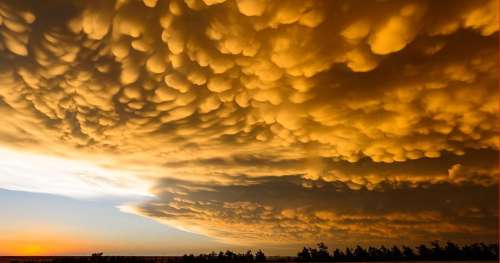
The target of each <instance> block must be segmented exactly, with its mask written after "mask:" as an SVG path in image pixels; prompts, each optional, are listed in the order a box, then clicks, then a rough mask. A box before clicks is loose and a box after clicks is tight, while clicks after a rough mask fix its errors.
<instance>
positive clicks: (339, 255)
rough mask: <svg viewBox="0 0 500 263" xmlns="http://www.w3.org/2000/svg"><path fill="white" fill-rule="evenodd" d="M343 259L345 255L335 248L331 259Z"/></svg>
mask: <svg viewBox="0 0 500 263" xmlns="http://www.w3.org/2000/svg"><path fill="white" fill-rule="evenodd" d="M344 257H345V254H344V252H342V251H341V250H340V249H338V248H337V249H335V250H334V251H333V258H334V259H342V258H344Z"/></svg>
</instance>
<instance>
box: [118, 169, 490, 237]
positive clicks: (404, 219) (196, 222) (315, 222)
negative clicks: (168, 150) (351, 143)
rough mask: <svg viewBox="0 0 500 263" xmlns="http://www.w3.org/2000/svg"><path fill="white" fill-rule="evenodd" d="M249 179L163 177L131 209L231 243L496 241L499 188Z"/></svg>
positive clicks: (466, 185)
mask: <svg viewBox="0 0 500 263" xmlns="http://www.w3.org/2000/svg"><path fill="white" fill-rule="evenodd" d="M245 179H246V180H248V181H247V184H240V185H231V186H225V185H214V184H203V183H201V184H199V183H198V184H197V183H192V182H187V181H180V180H163V181H161V182H160V183H159V184H158V186H157V187H156V188H155V189H154V190H153V192H154V193H155V195H156V196H157V197H158V199H157V200H152V201H149V202H147V203H143V204H140V205H138V206H134V207H128V208H127V209H128V211H132V212H135V213H139V214H143V215H146V216H150V217H153V218H156V219H158V220H159V221H160V222H166V223H168V224H172V225H177V226H179V227H182V228H185V229H187V230H191V231H195V232H201V233H204V234H207V235H209V236H214V237H217V238H219V239H221V240H222V241H225V242H230V243H235V242H240V243H241V242H243V243H246V244H255V243H256V242H257V243H267V244H268V245H269V244H299V245H300V244H303V243H304V242H310V243H314V242H315V241H317V240H324V241H327V242H333V243H337V244H339V243H340V244H343V245H355V244H357V243H359V242H362V243H365V244H367V245H369V244H373V243H378V244H380V243H382V244H398V243H399V244H401V243H407V244H408V243H410V244H412V243H413V244H417V243H418V242H425V241H426V240H429V239H448V240H450V239H451V240H457V241H460V242H471V241H473V240H495V238H496V231H495V230H496V228H497V225H496V224H497V223H496V217H497V215H496V213H497V203H496V202H494V200H496V199H495V196H496V194H497V192H496V191H497V190H496V186H489V187H481V186H479V185H470V184H463V185H460V186H454V185H451V184H448V183H438V184H423V185H420V186H418V187H415V186H411V185H408V184H406V183H399V184H395V183H388V182H384V183H381V184H379V185H378V186H377V187H376V188H375V189H372V190H368V189H367V188H363V187H362V188H361V189H357V190H352V189H351V188H350V187H349V186H348V185H346V184H345V183H342V182H325V181H322V180H319V181H315V180H307V179H305V180H304V179H301V178H300V176H286V177H267V178H265V177H261V178H259V179H250V178H245ZM304 185H308V187H304ZM471 196H474V198H470V197H471Z"/></svg>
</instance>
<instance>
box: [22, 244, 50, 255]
mask: <svg viewBox="0 0 500 263" xmlns="http://www.w3.org/2000/svg"><path fill="white" fill-rule="evenodd" d="M44 251H45V249H44V247H43V246H42V245H40V244H37V243H30V244H24V245H21V246H19V247H18V248H17V249H16V254H18V255H25V256H36V255H41V254H43V252H44Z"/></svg>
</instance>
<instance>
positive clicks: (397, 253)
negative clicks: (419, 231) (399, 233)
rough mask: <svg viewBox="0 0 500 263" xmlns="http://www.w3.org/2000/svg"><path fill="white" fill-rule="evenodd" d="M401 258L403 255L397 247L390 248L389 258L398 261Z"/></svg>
mask: <svg viewBox="0 0 500 263" xmlns="http://www.w3.org/2000/svg"><path fill="white" fill-rule="evenodd" d="M402 257H403V253H402V252H401V249H399V247H397V246H393V247H392V248H391V258H394V259H399V258H402Z"/></svg>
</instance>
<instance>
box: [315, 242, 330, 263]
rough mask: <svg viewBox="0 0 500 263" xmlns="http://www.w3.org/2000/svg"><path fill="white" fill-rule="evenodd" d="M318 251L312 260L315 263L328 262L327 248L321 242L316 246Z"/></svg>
mask: <svg viewBox="0 0 500 263" xmlns="http://www.w3.org/2000/svg"><path fill="white" fill-rule="evenodd" d="M317 246H318V251H317V254H316V258H314V257H313V260H317V261H328V260H330V254H329V253H328V247H327V246H326V245H325V243H323V242H321V243H318V244H317Z"/></svg>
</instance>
